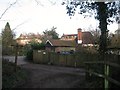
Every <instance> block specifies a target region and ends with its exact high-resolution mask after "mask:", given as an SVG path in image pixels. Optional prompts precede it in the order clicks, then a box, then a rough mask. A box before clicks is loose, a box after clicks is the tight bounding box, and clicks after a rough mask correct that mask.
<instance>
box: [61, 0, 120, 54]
mask: <svg viewBox="0 0 120 90" xmlns="http://www.w3.org/2000/svg"><path fill="white" fill-rule="evenodd" d="M65 1H66V0H65ZM62 4H63V5H64V4H65V5H66V9H67V14H68V15H69V16H74V14H75V12H76V8H78V7H79V9H80V12H79V13H80V14H83V15H84V16H85V17H86V14H85V13H86V12H87V13H89V15H87V16H91V15H94V16H95V18H96V19H98V20H99V28H100V30H101V36H100V47H99V50H100V52H101V53H104V52H105V51H106V50H107V35H108V34H107V33H108V30H107V25H108V24H109V23H110V22H113V21H114V20H113V18H116V17H119V16H118V15H119V13H120V6H119V1H115V2H95V1H83V2H81V1H80V0H67V2H63V3H62ZM116 20H117V19H116Z"/></svg>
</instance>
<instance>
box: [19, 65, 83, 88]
mask: <svg viewBox="0 0 120 90" xmlns="http://www.w3.org/2000/svg"><path fill="white" fill-rule="evenodd" d="M21 67H22V68H24V69H25V70H27V71H28V73H29V75H28V79H27V81H26V83H25V84H24V85H23V86H20V88H84V84H85V83H84V81H85V71H84V69H80V68H71V67H60V66H50V65H41V64H30V63H29V64H24V65H21Z"/></svg>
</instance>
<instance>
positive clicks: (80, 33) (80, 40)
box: [78, 28, 82, 44]
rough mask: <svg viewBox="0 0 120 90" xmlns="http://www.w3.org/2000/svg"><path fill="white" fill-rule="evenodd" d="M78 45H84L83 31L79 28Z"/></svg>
mask: <svg viewBox="0 0 120 90" xmlns="http://www.w3.org/2000/svg"><path fill="white" fill-rule="evenodd" d="M78 44H82V29H81V28H78Z"/></svg>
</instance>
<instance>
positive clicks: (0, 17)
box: [0, 0, 18, 19]
mask: <svg viewBox="0 0 120 90" xmlns="http://www.w3.org/2000/svg"><path fill="white" fill-rule="evenodd" d="M17 1H18V0H16V1H15V2H13V3H12V4H10V5H9V6H8V7H7V8H6V9H5V11H4V12H3V13H2V14H1V16H0V19H2V17H3V16H4V14H5V13H6V12H7V11H8V10H9V9H10V8H11V7H12V6H13V5H15V4H16V3H17Z"/></svg>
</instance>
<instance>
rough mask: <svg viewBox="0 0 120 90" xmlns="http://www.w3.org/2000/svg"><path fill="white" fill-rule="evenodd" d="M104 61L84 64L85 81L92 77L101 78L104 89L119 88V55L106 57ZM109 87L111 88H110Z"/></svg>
mask: <svg viewBox="0 0 120 90" xmlns="http://www.w3.org/2000/svg"><path fill="white" fill-rule="evenodd" d="M105 59H106V60H104V61H94V62H85V65H86V79H87V80H88V79H90V78H91V77H92V76H93V75H94V76H97V77H100V78H103V80H104V88H105V89H107V88H112V87H113V86H114V85H116V86H115V87H120V79H118V78H119V74H120V61H119V60H120V55H106V56H105ZM110 86H111V87H110Z"/></svg>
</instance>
